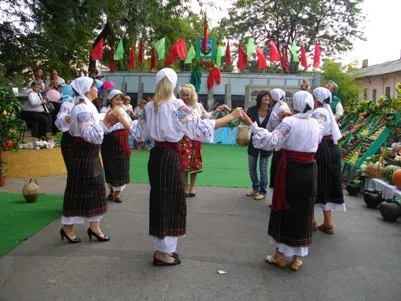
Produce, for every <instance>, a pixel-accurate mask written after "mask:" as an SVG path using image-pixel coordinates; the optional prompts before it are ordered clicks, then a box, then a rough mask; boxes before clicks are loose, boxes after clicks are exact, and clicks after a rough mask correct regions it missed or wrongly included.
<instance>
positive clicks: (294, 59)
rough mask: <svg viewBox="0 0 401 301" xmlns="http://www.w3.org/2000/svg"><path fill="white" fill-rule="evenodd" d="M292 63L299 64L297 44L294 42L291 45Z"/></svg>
mask: <svg viewBox="0 0 401 301" xmlns="http://www.w3.org/2000/svg"><path fill="white" fill-rule="evenodd" d="M291 62H299V57H298V50H297V42H295V40H294V41H292V45H291Z"/></svg>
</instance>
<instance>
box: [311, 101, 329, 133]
mask: <svg viewBox="0 0 401 301" xmlns="http://www.w3.org/2000/svg"><path fill="white" fill-rule="evenodd" d="M311 116H312V118H314V119H316V120H317V121H318V122H319V123H321V124H322V125H324V131H323V136H328V135H331V134H332V133H331V132H332V124H331V123H332V121H331V118H330V113H329V112H328V111H327V109H326V108H316V109H315V110H314V111H313V112H312V115H311Z"/></svg>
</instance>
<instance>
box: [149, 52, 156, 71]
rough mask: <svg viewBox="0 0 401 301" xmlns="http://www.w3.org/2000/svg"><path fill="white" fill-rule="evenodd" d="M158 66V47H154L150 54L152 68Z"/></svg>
mask: <svg viewBox="0 0 401 301" xmlns="http://www.w3.org/2000/svg"><path fill="white" fill-rule="evenodd" d="M154 68H156V49H155V47H153V48H152V54H151V55H150V70H152V69H154Z"/></svg>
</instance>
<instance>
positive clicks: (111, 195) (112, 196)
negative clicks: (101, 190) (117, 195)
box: [107, 193, 114, 201]
mask: <svg viewBox="0 0 401 301" xmlns="http://www.w3.org/2000/svg"><path fill="white" fill-rule="evenodd" d="M107 200H108V201H114V195H113V194H112V193H109V195H108V196H107Z"/></svg>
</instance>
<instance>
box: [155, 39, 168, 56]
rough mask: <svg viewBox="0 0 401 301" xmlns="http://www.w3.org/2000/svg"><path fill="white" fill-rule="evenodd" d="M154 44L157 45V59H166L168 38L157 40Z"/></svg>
mask: <svg viewBox="0 0 401 301" xmlns="http://www.w3.org/2000/svg"><path fill="white" fill-rule="evenodd" d="M153 46H155V49H156V52H157V59H158V60H164V58H165V53H166V38H163V39H161V40H159V41H157V42H156V43H155V45H153Z"/></svg>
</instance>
